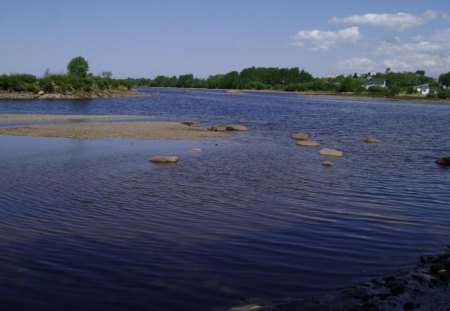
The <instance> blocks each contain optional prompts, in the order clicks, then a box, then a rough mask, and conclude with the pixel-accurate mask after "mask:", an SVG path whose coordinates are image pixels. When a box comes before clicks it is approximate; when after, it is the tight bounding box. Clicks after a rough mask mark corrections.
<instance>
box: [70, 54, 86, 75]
mask: <svg viewBox="0 0 450 311" xmlns="http://www.w3.org/2000/svg"><path fill="white" fill-rule="evenodd" d="M67 71H68V72H69V75H71V76H77V77H83V78H84V77H86V76H87V74H88V71H89V64H88V62H87V61H86V60H85V59H84V58H83V57H81V56H77V57H74V58H72V59H71V61H70V62H69V64H68V65H67Z"/></svg>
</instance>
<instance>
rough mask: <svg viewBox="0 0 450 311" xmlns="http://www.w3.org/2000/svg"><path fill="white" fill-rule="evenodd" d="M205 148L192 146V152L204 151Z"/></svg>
mask: <svg viewBox="0 0 450 311" xmlns="http://www.w3.org/2000/svg"><path fill="white" fill-rule="evenodd" d="M202 151H203V150H202V149H200V148H192V149H191V152H202Z"/></svg>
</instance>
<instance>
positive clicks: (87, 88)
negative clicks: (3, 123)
mask: <svg viewBox="0 0 450 311" xmlns="http://www.w3.org/2000/svg"><path fill="white" fill-rule="evenodd" d="M375 80H377V81H383V84H382V85H372V86H370V87H369V86H368V84H367V82H368V81H375ZM423 84H427V85H428V86H429V87H430V89H431V91H430V93H429V94H428V95H427V97H431V98H450V91H449V90H448V89H447V87H449V86H450V72H447V73H444V74H441V75H440V76H439V78H438V79H435V78H433V77H429V76H427V75H426V73H425V71H423V70H417V71H415V72H393V71H391V70H390V69H389V68H388V69H387V70H386V71H385V72H383V73H380V72H378V73H365V74H359V75H358V74H356V73H355V74H353V75H339V76H335V77H323V78H318V77H313V76H312V75H311V74H310V73H309V72H307V71H305V70H303V69H300V68H298V67H293V68H278V67H249V68H245V69H243V70H241V71H240V72H238V71H230V72H228V73H226V74H215V75H211V76H209V77H207V78H197V77H194V75H193V74H183V75H179V76H170V77H169V76H163V75H159V76H157V77H155V78H154V79H149V78H128V79H113V78H112V73H111V72H110V71H104V72H102V74H101V75H98V76H94V75H93V74H92V73H89V64H88V62H87V61H86V60H85V59H84V58H83V57H81V56H78V57H75V58H73V59H72V60H70V62H69V63H68V65H67V74H49V73H48V71H46V73H45V74H44V76H43V77H41V78H38V77H36V76H34V75H30V74H10V75H1V76H0V90H3V91H8V92H31V93H38V92H40V91H44V92H46V93H67V92H87V93H91V92H100V91H105V90H106V91H107V90H109V89H118V88H123V89H130V88H131V87H132V86H149V87H180V88H208V89H248V90H279V91H287V92H294V91H296V92H308V91H312V92H329V93H351V94H357V95H370V96H388V97H389V96H397V95H413V94H416V93H417V92H418V91H417V88H416V86H418V85H423Z"/></svg>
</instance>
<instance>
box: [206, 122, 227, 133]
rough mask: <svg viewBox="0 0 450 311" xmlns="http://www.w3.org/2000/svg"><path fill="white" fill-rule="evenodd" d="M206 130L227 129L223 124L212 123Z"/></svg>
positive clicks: (221, 130) (218, 130)
mask: <svg viewBox="0 0 450 311" xmlns="http://www.w3.org/2000/svg"><path fill="white" fill-rule="evenodd" d="M208 130H209V131H215V132H225V131H226V130H227V126H226V125H223V124H214V125H213V126H211V127H210V128H209V129H208Z"/></svg>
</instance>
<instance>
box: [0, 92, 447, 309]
mask: <svg viewBox="0 0 450 311" xmlns="http://www.w3.org/2000/svg"><path fill="white" fill-rule="evenodd" d="M152 92H153V93H155V94H156V96H152V97H135V98H125V99H99V100H89V101H0V113H48V114H61V113H64V114H139V115H142V116H145V117H146V118H147V117H150V118H151V119H155V120H196V121H200V122H202V125H204V126H208V125H210V124H212V123H216V122H217V123H219V122H227V123H231V122H233V123H242V124H245V125H247V126H248V127H249V128H250V131H248V132H243V133H236V134H234V135H233V137H232V138H230V139H212V140H204V141H146V140H139V139H101V140H78V139H62V138H37V137H34V138H33V137H9V136H0V172H1V173H0V306H1V309H2V310H103V309H105V310H212V309H219V310H220V309H223V308H226V307H229V306H232V305H237V304H239V303H240V302H241V301H243V300H245V301H252V302H267V301H279V300H282V299H287V298H295V297H302V296H306V295H311V294H321V293H324V292H328V291H332V290H336V289H339V288H342V287H344V286H348V285H350V284H352V283H354V282H361V281H366V280H368V279H370V278H371V277H373V276H377V275H380V274H384V273H390V272H394V271H396V270H397V269H402V268H406V267H409V266H411V265H414V264H415V263H416V262H417V261H418V258H419V256H420V255H422V254H428V253H434V252H440V251H442V250H443V249H444V247H445V245H447V244H449V243H450V229H449V228H450V191H449V189H450V169H445V168H441V167H438V166H437V165H436V164H435V163H434V160H435V159H436V158H437V157H441V156H449V155H450V126H449V120H450V105H440V104H432V103H414V102H394V101H382V100H359V99H339V98H328V97H304V96H298V95H293V94H289V95H288V94H284V95H278V94H261V93H252V94H248V95H245V96H232V95H226V94H223V92H221V91H206V90H188V91H186V92H184V91H183V90H171V89H153V90H152ZM6 124H7V123H6V122H3V123H2V125H6ZM9 124H12V123H9ZM14 124H17V123H14ZM295 131H306V132H308V133H310V135H311V139H313V140H315V141H318V142H320V143H321V144H322V146H323V147H331V148H337V149H340V150H343V151H344V152H345V156H344V157H343V158H333V159H331V160H332V161H333V162H334V163H335V166H333V167H332V168H324V167H322V166H321V162H322V161H323V160H324V157H322V156H320V155H319V154H318V150H319V149H318V148H311V149H308V148H300V147H297V146H296V145H295V143H294V141H293V140H292V139H291V138H290V134H291V133H292V132H295ZM366 136H375V137H379V138H383V139H384V142H383V143H382V144H376V145H368V144H364V143H363V142H362V141H363V139H364V138H365V137H366ZM193 147H199V148H202V149H204V152H202V153H191V152H190V149H191V148H193ZM156 154H175V155H179V156H180V157H181V161H180V162H179V163H178V164H177V165H172V166H155V165H151V164H150V163H148V161H147V160H148V158H149V157H150V156H152V155H156Z"/></svg>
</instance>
